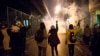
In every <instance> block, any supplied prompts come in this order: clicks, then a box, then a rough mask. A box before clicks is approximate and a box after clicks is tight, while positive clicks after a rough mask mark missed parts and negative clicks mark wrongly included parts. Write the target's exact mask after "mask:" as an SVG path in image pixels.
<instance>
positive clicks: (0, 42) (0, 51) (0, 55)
mask: <svg viewBox="0 0 100 56" xmlns="http://www.w3.org/2000/svg"><path fill="white" fill-rule="evenodd" d="M1 29H2V23H0V56H3V54H4V49H3V34H2V32H1Z"/></svg>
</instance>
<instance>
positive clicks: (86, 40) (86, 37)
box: [83, 24, 92, 46]
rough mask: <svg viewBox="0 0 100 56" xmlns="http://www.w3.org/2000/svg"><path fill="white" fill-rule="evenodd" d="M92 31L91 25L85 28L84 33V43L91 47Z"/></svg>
mask: <svg viewBox="0 0 100 56" xmlns="http://www.w3.org/2000/svg"><path fill="white" fill-rule="evenodd" d="M91 34H92V32H91V29H90V27H89V25H88V24H87V25H86V26H85V28H84V32H83V41H84V43H85V45H87V46H89V43H90V39H91Z"/></svg>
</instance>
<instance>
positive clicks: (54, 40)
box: [48, 21, 60, 56]
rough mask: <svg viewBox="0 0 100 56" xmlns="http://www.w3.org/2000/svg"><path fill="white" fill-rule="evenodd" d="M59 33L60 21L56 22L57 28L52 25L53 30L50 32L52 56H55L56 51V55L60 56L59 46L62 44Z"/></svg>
mask: <svg viewBox="0 0 100 56" xmlns="http://www.w3.org/2000/svg"><path fill="white" fill-rule="evenodd" d="M57 32H58V21H56V27H55V26H54V25H52V26H51V29H50V30H49V38H48V43H49V44H50V46H51V48H52V56H54V50H55V51H56V55H57V56H58V49H57V46H58V44H60V40H59V38H58V35H57Z"/></svg>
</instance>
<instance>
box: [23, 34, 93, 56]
mask: <svg viewBox="0 0 100 56" xmlns="http://www.w3.org/2000/svg"><path fill="white" fill-rule="evenodd" d="M58 36H59V39H60V41H61V42H60V44H59V45H58V53H59V56H68V47H67V46H68V45H67V44H65V34H58ZM25 54H26V55H25V56H38V48H37V43H36V41H35V40H34V37H33V36H32V37H30V38H28V39H27V42H26V51H25ZM46 55H47V56H52V55H51V47H50V45H48V46H47V53H46ZM75 56H92V55H91V52H90V51H89V50H88V48H87V47H86V46H85V45H83V44H81V43H80V42H79V41H78V42H77V44H76V45H75Z"/></svg>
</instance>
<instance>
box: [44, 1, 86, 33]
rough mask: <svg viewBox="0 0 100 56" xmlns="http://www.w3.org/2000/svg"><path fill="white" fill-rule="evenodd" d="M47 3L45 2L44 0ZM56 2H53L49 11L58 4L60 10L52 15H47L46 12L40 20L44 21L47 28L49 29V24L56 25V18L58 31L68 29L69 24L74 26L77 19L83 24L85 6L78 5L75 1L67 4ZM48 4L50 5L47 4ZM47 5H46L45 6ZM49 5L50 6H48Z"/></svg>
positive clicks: (63, 31) (61, 31)
mask: <svg viewBox="0 0 100 56" xmlns="http://www.w3.org/2000/svg"><path fill="white" fill-rule="evenodd" d="M45 3H47V2H45ZM63 3H64V2H62V3H60V2H59V3H57V4H55V5H54V6H53V7H52V8H51V9H53V10H50V9H48V10H49V12H51V11H52V12H55V11H56V10H54V7H56V6H58V5H60V6H61V10H60V11H59V13H57V14H55V13H54V14H53V16H51V17H50V16H49V15H48V14H46V15H45V16H44V17H43V19H42V21H43V22H44V23H45V25H46V28H47V30H49V29H50V27H51V25H56V20H58V26H59V33H65V32H66V29H68V26H69V24H73V25H74V26H76V24H77V23H78V21H79V20H80V21H81V26H82V27H83V26H84V19H85V18H86V17H87V14H86V13H87V10H85V8H86V7H85V8H84V9H83V8H82V7H79V6H78V5H77V4H76V3H75V2H73V3H70V4H67V3H64V4H63ZM49 6H50V5H49ZM47 7H48V6H47ZM50 7H51V6H50ZM50 7H48V8H50ZM50 15H52V14H50Z"/></svg>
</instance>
